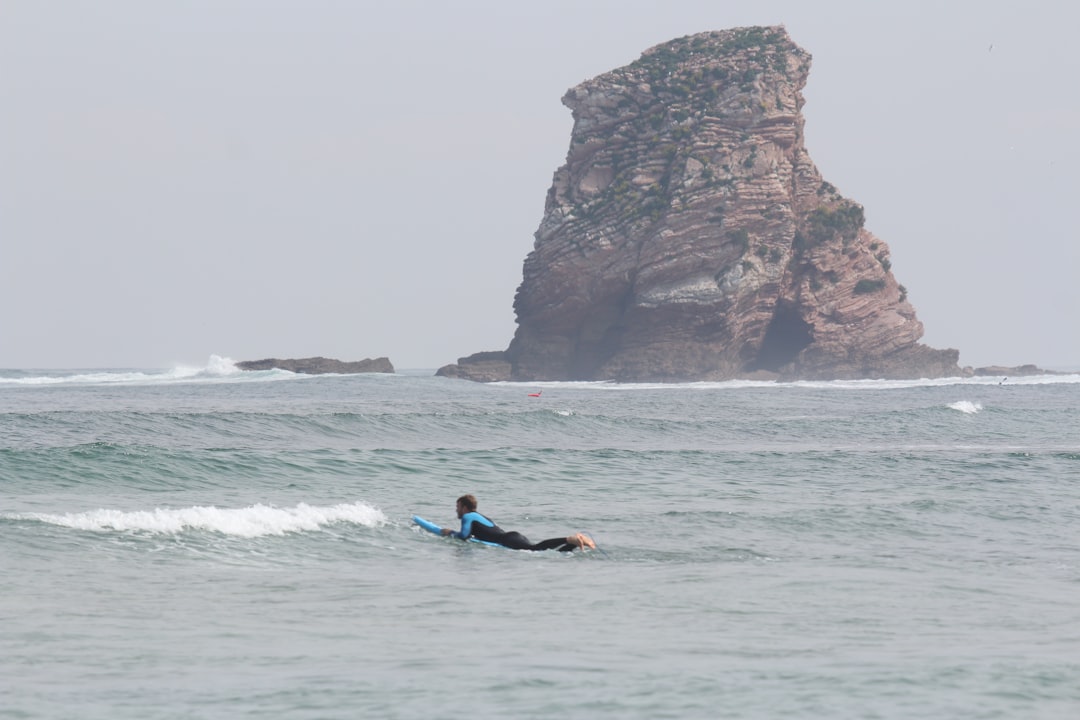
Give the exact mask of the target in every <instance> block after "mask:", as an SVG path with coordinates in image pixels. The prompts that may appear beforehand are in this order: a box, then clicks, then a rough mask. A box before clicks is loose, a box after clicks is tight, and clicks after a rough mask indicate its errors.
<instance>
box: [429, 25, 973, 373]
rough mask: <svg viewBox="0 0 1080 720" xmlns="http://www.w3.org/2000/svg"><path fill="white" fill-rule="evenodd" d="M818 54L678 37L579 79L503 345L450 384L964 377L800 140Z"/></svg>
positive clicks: (752, 35)
mask: <svg viewBox="0 0 1080 720" xmlns="http://www.w3.org/2000/svg"><path fill="white" fill-rule="evenodd" d="M809 70H810V55H809V54H808V53H806V52H805V51H804V50H802V49H801V48H799V47H798V46H797V45H795V44H794V43H793V42H792V41H791V39H790V38H789V37H788V35H787V32H786V31H785V30H784V29H783V28H782V27H753V28H739V29H734V30H727V31H722V32H709V33H703V34H700V35H694V36H690V37H685V38H681V39H678V40H673V41H671V42H668V43H666V44H663V45H660V46H657V47H654V48H652V49H650V50H648V51H646V52H645V53H644V54H643V55H642V56H641V58H640V59H639V60H637V61H636V62H634V63H631V64H630V65H628V66H626V67H622V68H619V69H617V70H613V71H611V72H609V73H606V74H604V75H601V76H599V77H597V78H594V79H592V80H588V81H586V82H583V83H582V84H580V85H578V86H577V87H575V88H572V89H571V90H570V91H569V92H567V94H566V95H565V96H564V97H563V103H564V104H565V105H567V106H568V107H569V108H570V110H571V111H572V113H573V118H574V128H573V135H572V140H571V145H570V150H569V152H568V154H567V159H566V164H565V165H563V166H562V167H561V168H559V169H558V170H557V171H556V173H555V177H554V182H553V184H552V186H551V189H550V190H549V191H548V196H547V203H546V207H545V212H544V217H543V220H542V221H541V223H540V227H539V229H538V230H537V231H536V235H535V243H534V246H533V251H532V252H531V253H530V254H529V255H528V257H527V258H526V260H525V264H524V271H523V279H522V282H521V285H520V287H519V288H518V291H517V295H516V297H515V299H514V310H515V313H516V315H517V324H518V327H517V331H516V333H515V335H514V338H513V340H512V341H511V343H510V346H509V348H508V349H507V350H505V351H499V352H487V353H478V354H477V355H474V356H470V357H468V358H462V359H461V360H459V362H458V363H457V364H456V365H449V366H446V367H444V368H441V369H440V370H439V372H438V374H440V375H444V376H450V377H463V378H469V379H474V380H484V381H490V380H521V381H525V380H618V381H686V380H726V379H731V378H740V377H763V378H765V377H767V378H778V379H843V378H914V377H942V376H948V375H959V374H960V368H959V366H958V364H957V360H958V358H959V352H958V351H957V350H936V349H933V348H930V347H927V346H925V345H922V344H920V343H919V342H918V341H919V339H920V338H921V337H922V334H923V326H922V323H921V322H919V320H918V319H917V318H916V315H915V309H914V307H912V305H911V304H910V303H909V302H908V298H907V291H906V290H905V289H904V287H903V286H902V285H900V284H899V283H898V282H897V280H896V278H895V277H894V276H893V274H892V271H891V261H890V252H889V247H888V245H887V244H886V243H885V242H884V241H882V240H881V239H879V238H877V237H875V236H874V235H873V234H871V233H870V232H869V231H868V230H867V229H866V228H865V227H864V213H863V208H862V206H861V205H859V204H858V203H856V202H854V201H852V200H850V199H848V198H846V197H844V196H842V195H841V194H840V193H839V192H838V191H837V189H836V188H835V187H833V186H832V185H831V184H829V183H828V182H826V181H825V180H824V179H823V178H822V176H821V174H820V173H819V172H818V170H817V168H816V167H815V166H814V163H813V162H812V161H811V159H810V156H809V154H808V153H807V151H806V149H805V147H804V146H803V124H804V121H803V116H802V114H801V109H802V106H803V102H804V101H803V97H802V94H801V91H802V89H803V87H804V86H805V84H806V80H807V76H808V73H809Z"/></svg>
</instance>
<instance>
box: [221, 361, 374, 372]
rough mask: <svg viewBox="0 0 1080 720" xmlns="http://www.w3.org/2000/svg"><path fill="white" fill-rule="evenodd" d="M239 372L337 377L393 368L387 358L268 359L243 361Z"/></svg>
mask: <svg viewBox="0 0 1080 720" xmlns="http://www.w3.org/2000/svg"><path fill="white" fill-rule="evenodd" d="M236 367H238V368H240V369H241V370H274V369H278V370H288V371H289V372H294V373H300V374H301V375H326V374H330V373H334V374H339V375H353V374H355V373H392V372H394V366H393V365H392V364H391V363H390V359H389V358H385V357H380V358H375V359H371V358H367V359H364V360H357V361H355V362H344V361H342V360H334V359H333V358H324V357H310V358H293V359H288V360H280V359H278V358H269V359H266V360H244V361H243V362H238V363H236Z"/></svg>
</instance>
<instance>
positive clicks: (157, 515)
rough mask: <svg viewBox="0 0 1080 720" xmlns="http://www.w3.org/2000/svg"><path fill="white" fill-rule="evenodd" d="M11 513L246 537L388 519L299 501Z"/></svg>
mask: <svg viewBox="0 0 1080 720" xmlns="http://www.w3.org/2000/svg"><path fill="white" fill-rule="evenodd" d="M9 517H12V518H13V519H21V520H38V521H41V522H44V523H49V524H52V525H61V526H63V527H69V528H75V529H77V530H92V531H99V532H108V531H120V532H132V531H138V532H147V533H155V534H176V533H181V532H184V531H187V530H205V531H211V532H219V533H222V534H223V535H233V536H236V537H245V538H252V537H262V536H264V535H284V534H286V533H294V532H311V531H315V530H319V529H320V528H322V527H323V526H326V525H331V524H334V523H352V524H355V525H364V526H366V527H377V526H379V525H384V524H385V523H386V522H387V519H386V516H385V515H384V514H383V512H382V511H381V510H379V509H378V508H374V507H371V506H370V505H365V504H364V503H348V504H341V505H332V506H329V507H316V506H313V505H308V504H306V503H300V504H299V505H297V506H296V507H292V508H278V507H273V506H270V505H262V504H259V505H252V506H251V507H246V508H218V507H213V506H210V507H203V506H196V507H189V508H181V509H169V508H155V509H153V510H136V511H122V510H109V509H99V510H91V511H89V512H81V513H64V514H49V513H26V514H21V515H16V516H9Z"/></svg>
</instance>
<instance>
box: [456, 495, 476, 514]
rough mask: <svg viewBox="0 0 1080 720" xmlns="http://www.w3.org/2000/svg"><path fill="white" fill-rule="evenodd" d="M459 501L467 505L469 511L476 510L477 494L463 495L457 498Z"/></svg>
mask: <svg viewBox="0 0 1080 720" xmlns="http://www.w3.org/2000/svg"><path fill="white" fill-rule="evenodd" d="M457 501H458V502H459V503H461V504H462V505H464V506H465V509H466V510H468V511H469V512H476V505H477V502H476V496H475V495H462V496H461V497H459V498H458V499H457Z"/></svg>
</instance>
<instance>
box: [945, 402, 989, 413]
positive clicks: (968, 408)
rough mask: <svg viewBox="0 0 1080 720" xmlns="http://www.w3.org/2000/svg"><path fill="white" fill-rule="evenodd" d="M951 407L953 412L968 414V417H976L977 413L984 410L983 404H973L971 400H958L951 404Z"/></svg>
mask: <svg viewBox="0 0 1080 720" xmlns="http://www.w3.org/2000/svg"><path fill="white" fill-rule="evenodd" d="M949 407H950V408H951V409H953V410H959V411H960V412H962V413H967V414H968V415H974V414H975V413H977V412H981V411H982V409H983V407H982V403H977V402H971V401H970V400H957V401H956V402H954V403H949Z"/></svg>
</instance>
